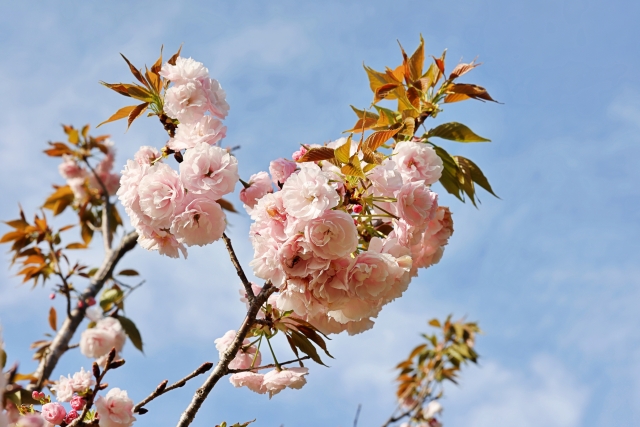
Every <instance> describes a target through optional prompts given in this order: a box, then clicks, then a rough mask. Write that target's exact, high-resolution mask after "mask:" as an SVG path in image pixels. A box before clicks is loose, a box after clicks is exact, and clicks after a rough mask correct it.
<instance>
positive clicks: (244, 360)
mask: <svg viewBox="0 0 640 427" xmlns="http://www.w3.org/2000/svg"><path fill="white" fill-rule="evenodd" d="M235 338H236V331H234V330H231V331H227V332H226V333H225V334H224V335H223V336H222V337H220V338H218V339H216V340H215V341H214V343H215V344H216V349H217V350H218V352H219V355H220V358H221V359H222V358H223V357H224V352H225V351H226V350H227V348H229V346H231V344H232V343H233V341H234V340H235ZM250 343H251V341H250V340H249V339H246V338H245V339H244V340H243V341H242V346H241V347H240V349H239V350H238V352H237V353H236V356H235V358H234V359H233V360H232V361H231V363H229V368H230V369H249V368H251V367H252V366H260V362H261V361H262V356H261V355H260V352H259V351H258V349H257V348H256V347H255V346H252V345H251V346H250V345H249V344H250Z"/></svg>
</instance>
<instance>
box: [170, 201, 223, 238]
mask: <svg viewBox="0 0 640 427" xmlns="http://www.w3.org/2000/svg"><path fill="white" fill-rule="evenodd" d="M187 198H189V196H187ZM226 226H227V222H226V217H225V214H224V212H222V208H221V207H220V205H219V204H218V203H216V202H214V201H213V200H210V199H207V198H204V197H199V198H195V199H193V200H192V201H190V202H189V204H187V205H186V207H185V208H184V211H183V212H182V213H179V214H178V215H176V216H175V217H174V218H173V222H172V223H171V233H172V234H173V235H174V236H175V237H176V239H177V240H178V242H180V243H183V244H185V245H187V246H193V245H198V246H204V245H208V244H209V243H213V242H215V241H216V240H218V239H220V238H221V237H222V233H224V229H225V228H226Z"/></svg>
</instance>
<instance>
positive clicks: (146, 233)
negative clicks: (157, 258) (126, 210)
mask: <svg viewBox="0 0 640 427" xmlns="http://www.w3.org/2000/svg"><path fill="white" fill-rule="evenodd" d="M136 230H137V231H138V234H139V236H138V244H139V245H140V246H142V247H143V248H145V249H146V250H148V251H158V253H160V255H166V256H168V257H169V258H179V257H180V253H182V256H183V257H184V258H185V259H186V258H187V248H185V246H184V245H183V244H182V243H180V242H178V240H177V239H176V236H174V235H173V234H171V233H169V232H168V231H164V230H158V229H153V228H151V227H148V226H144V225H143V224H138V226H137V227H136Z"/></svg>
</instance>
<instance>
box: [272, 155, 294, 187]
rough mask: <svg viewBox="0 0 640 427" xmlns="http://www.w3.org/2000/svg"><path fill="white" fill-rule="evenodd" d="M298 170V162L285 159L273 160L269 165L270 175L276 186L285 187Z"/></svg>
mask: <svg viewBox="0 0 640 427" xmlns="http://www.w3.org/2000/svg"><path fill="white" fill-rule="evenodd" d="M297 168H298V164H297V163H296V162H292V161H291V160H287V159H283V158H280V159H276V160H272V161H271V163H269V173H270V174H271V177H272V178H273V183H274V184H275V185H283V184H284V183H285V182H286V181H287V178H289V176H291V174H292V173H293V172H294V171H295V170H296V169H297Z"/></svg>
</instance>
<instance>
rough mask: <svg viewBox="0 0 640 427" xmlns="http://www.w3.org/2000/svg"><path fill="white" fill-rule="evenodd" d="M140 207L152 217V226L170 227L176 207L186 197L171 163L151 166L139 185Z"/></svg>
mask: <svg viewBox="0 0 640 427" xmlns="http://www.w3.org/2000/svg"><path fill="white" fill-rule="evenodd" d="M138 196H139V197H140V201H139V204H140V209H141V210H142V213H144V214H145V215H147V216H148V217H149V218H150V223H149V225H151V226H152V227H157V228H169V227H171V221H172V220H173V216H174V214H175V211H176V209H178V207H179V206H180V205H181V203H182V199H183V198H184V189H183V188H182V183H181V181H180V177H179V176H178V173H177V172H176V171H174V170H173V169H171V167H170V166H169V165H166V164H164V163H157V164H155V165H153V166H151V167H150V168H149V170H148V172H147V173H146V174H145V175H144V177H143V178H142V180H141V181H140V184H139V187H138Z"/></svg>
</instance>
